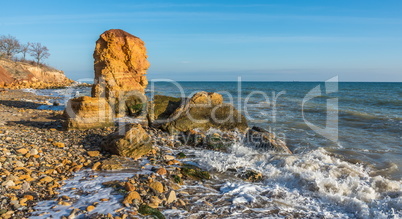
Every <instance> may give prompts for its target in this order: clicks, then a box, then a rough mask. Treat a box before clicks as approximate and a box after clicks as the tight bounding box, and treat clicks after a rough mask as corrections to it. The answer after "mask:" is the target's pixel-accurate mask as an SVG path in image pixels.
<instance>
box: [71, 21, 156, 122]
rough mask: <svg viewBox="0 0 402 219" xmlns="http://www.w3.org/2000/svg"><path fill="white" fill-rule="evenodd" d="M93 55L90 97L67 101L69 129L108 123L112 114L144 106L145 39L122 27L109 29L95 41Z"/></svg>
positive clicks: (134, 111) (136, 110) (131, 112)
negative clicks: (93, 77) (93, 70)
mask: <svg viewBox="0 0 402 219" xmlns="http://www.w3.org/2000/svg"><path fill="white" fill-rule="evenodd" d="M93 56H94V59H95V61H94V68H95V80H94V82H95V83H94V85H93V87H92V97H91V98H89V97H88V98H75V99H71V100H70V101H69V102H68V104H67V108H66V109H70V111H67V110H66V113H65V115H66V117H67V128H68V129H88V128H97V127H105V126H109V125H112V124H113V119H114V117H120V116H124V115H132V116H136V115H137V114H141V112H142V111H143V110H142V109H143V108H144V109H145V105H144V103H146V97H145V95H144V91H145V88H146V86H147V84H148V81H147V78H146V76H145V74H146V70H147V69H148V68H149V66H150V64H149V62H148V61H147V55H146V49H145V45H144V42H143V41H142V40H141V39H140V38H138V37H135V36H133V35H131V34H129V33H127V32H125V31H123V30H119V29H112V30H108V31H105V32H104V33H102V34H101V35H100V37H99V39H98V40H97V41H96V46H95V51H94V55H93ZM70 114H71V115H70Z"/></svg>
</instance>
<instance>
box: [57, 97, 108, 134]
mask: <svg viewBox="0 0 402 219" xmlns="http://www.w3.org/2000/svg"><path fill="white" fill-rule="evenodd" d="M64 116H65V117H66V119H67V121H66V126H67V129H90V128H99V127H107V126H112V125H114V122H113V113H112V110H111V108H110V106H109V104H108V102H107V101H106V99H105V98H97V97H87V96H83V97H77V98H74V99H70V100H69V101H68V103H67V106H66V109H65V111H64Z"/></svg>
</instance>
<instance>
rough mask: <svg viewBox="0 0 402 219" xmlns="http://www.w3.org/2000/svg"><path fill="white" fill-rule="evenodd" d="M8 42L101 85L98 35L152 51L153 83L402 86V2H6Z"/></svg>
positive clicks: (3, 16) (1, 22)
mask: <svg viewBox="0 0 402 219" xmlns="http://www.w3.org/2000/svg"><path fill="white" fill-rule="evenodd" d="M1 6H2V7H1V9H0V11H1V13H0V35H8V34H10V35H13V36H15V37H17V38H18V39H19V40H20V41H21V42H28V41H29V42H41V43H42V44H44V45H46V46H47V47H48V48H49V50H50V53H51V56H50V58H49V59H47V60H46V63H47V64H49V65H52V66H54V67H56V68H59V69H61V70H63V71H65V73H66V75H67V76H69V77H70V78H72V79H75V80H77V79H80V78H93V58H92V53H93V50H94V46H95V41H96V40H97V39H98V37H99V35H100V34H101V33H102V32H104V31H105V30H108V29H115V28H118V29H123V30H125V31H127V32H129V33H131V34H133V35H136V36H138V37H140V38H141V39H142V40H144V41H145V43H146V47H147V50H148V55H149V61H150V63H151V68H150V69H149V70H148V78H149V79H160V78H168V79H173V80H181V81H183V80H186V81H215V80H226V81H234V80H237V77H239V76H241V77H242V79H243V80H249V81H324V80H326V79H329V78H331V77H333V76H336V75H338V76H339V79H340V80H341V81H402V13H401V11H402V1H399V0H389V1H373V0H364V1H361V0H354V1H350V0H331V1H330V0H326V1H323V0H306V1H296V0H293V1H288V0H276V1H269V0H266V1H236V0H231V1H226V0H225V1H216V0H215V1H209V0H204V1H179V0H177V1H137V0H122V1H110V0H108V1H103V0H97V1H82V0H80V1H76V0H69V1H54V0H53V1H43V0H36V1H20V0H14V1H4V2H2V3H1Z"/></svg>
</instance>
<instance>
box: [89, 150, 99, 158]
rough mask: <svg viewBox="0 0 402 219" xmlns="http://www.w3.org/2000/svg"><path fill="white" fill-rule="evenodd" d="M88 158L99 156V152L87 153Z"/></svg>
mask: <svg viewBox="0 0 402 219" xmlns="http://www.w3.org/2000/svg"><path fill="white" fill-rule="evenodd" d="M87 154H88V156H90V157H97V156H99V155H100V152H99V151H87Z"/></svg>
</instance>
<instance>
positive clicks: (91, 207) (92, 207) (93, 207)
mask: <svg viewBox="0 0 402 219" xmlns="http://www.w3.org/2000/svg"><path fill="white" fill-rule="evenodd" d="M94 209H95V206H93V205H90V206H88V207H87V211H88V212H90V211H93V210H94Z"/></svg>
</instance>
